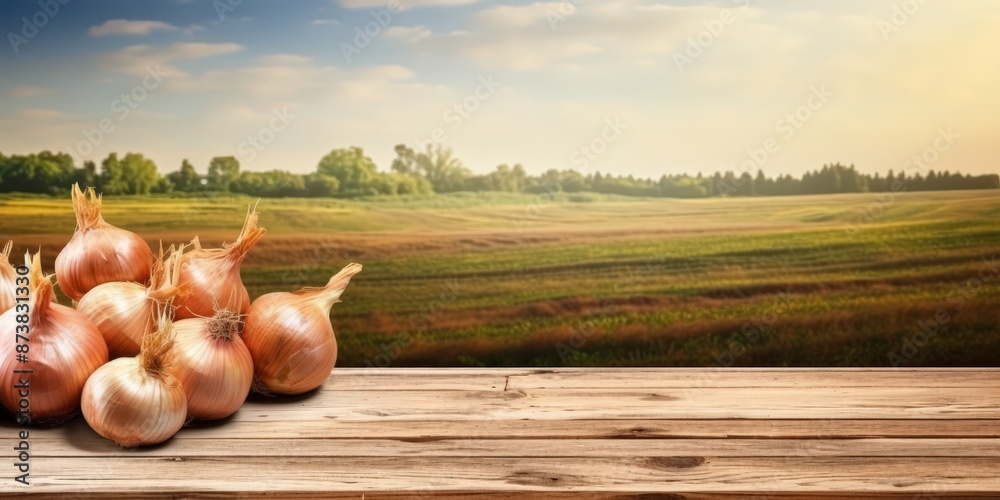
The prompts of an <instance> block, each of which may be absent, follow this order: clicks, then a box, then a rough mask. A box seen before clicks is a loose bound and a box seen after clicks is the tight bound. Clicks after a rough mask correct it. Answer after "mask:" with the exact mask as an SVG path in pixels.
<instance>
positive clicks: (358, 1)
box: [340, 0, 479, 10]
mask: <svg viewBox="0 0 1000 500" xmlns="http://www.w3.org/2000/svg"><path fill="white" fill-rule="evenodd" d="M390 1H392V0H340V6H341V7H344V8H346V9H371V8H378V7H382V8H385V7H387V6H388V5H389V2H390ZM396 1H397V2H399V6H400V8H402V9H403V10H408V9H415V8H419V7H434V6H454V5H468V4H472V3H476V2H478V1H479V0H396Z"/></svg>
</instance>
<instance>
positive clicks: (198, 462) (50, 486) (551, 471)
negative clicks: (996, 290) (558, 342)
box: [0, 368, 1000, 500]
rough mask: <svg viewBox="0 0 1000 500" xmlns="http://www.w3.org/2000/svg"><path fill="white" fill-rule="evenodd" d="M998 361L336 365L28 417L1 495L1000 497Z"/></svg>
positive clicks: (2, 443) (3, 432) (4, 439)
mask: <svg viewBox="0 0 1000 500" xmlns="http://www.w3.org/2000/svg"><path fill="white" fill-rule="evenodd" d="M998 387H1000V369H932V370H906V369H885V370H878V369H838V370H828V369H724V370H722V369H718V370H716V369H557V370H542V369H537V370H536V369H381V370H379V369H371V370H369V369H340V368H338V369H336V370H334V373H333V375H332V376H331V377H330V379H329V380H328V381H327V383H326V385H325V386H324V387H323V388H322V389H321V390H320V391H317V392H315V393H313V394H309V395H306V396H303V397H296V398H286V399H278V398H275V399H261V398H253V399H251V401H249V402H248V403H247V404H246V405H245V406H244V407H243V408H242V409H241V410H240V411H239V412H238V413H237V414H236V415H235V416H233V417H232V418H230V419H228V420H227V421H224V422H217V423H212V424H209V425H201V426H197V427H192V428H186V429H184V430H182V431H181V432H180V433H179V434H177V436H175V437H174V438H173V439H172V440H170V441H169V442H167V443H165V444H164V445H161V446H158V447H154V448H145V449H140V450H122V449H119V448H117V447H116V446H115V445H114V444H112V443H111V442H110V441H107V440H104V439H102V438H100V437H99V436H97V435H96V434H94V433H93V432H92V431H91V430H90V429H89V428H88V427H87V425H86V423H85V422H83V421H82V419H81V418H77V419H75V420H74V421H72V422H70V423H69V424H67V425H64V426H62V427H58V428H55V429H48V430H41V429H39V430H33V431H32V434H31V443H30V444H31V451H32V456H31V461H30V463H31V482H32V484H31V486H29V487H24V486H21V485H17V484H15V483H14V482H13V481H12V480H11V479H10V478H11V477H13V475H14V468H13V466H12V465H11V464H10V462H11V460H10V459H9V457H11V455H12V454H11V450H12V448H13V447H14V446H15V445H16V442H15V439H13V438H14V437H15V436H16V431H17V429H16V427H14V426H13V425H12V424H10V423H5V424H3V425H2V426H0V448H2V449H3V450H5V451H4V452H3V455H4V457H7V458H8V459H6V460H3V463H4V464H6V465H0V469H2V470H3V471H4V473H3V475H2V476H0V477H2V481H3V482H2V487H0V496H21V495H25V494H29V495H38V496H48V495H52V494H63V493H75V494H76V496H77V497H85V498H110V497H129V498H135V497H159V496H165V495H175V496H181V497H184V498H219V497H222V496H225V494H229V493H239V494H241V495H243V496H281V497H284V496H296V497H314V498H359V499H360V498H362V497H364V498H365V499H374V498H398V499H403V498H407V499H409V498H429V497H432V496H435V497H436V496H445V497H450V498H465V497H468V496H473V497H475V498H479V499H482V498H508V497H512V496H521V497H531V498H537V497H545V498H602V499H604V498H608V499H611V498H614V499H637V500H638V499H661V498H663V499H666V498H709V497H711V498H714V497H718V496H731V497H746V496H747V495H759V496H757V498H778V497H780V498H815V497H816V496H818V495H821V494H822V495H823V496H824V497H838V496H841V497H849V498H858V497H862V496H863V497H879V498H881V497H889V496H899V497H905V498H939V497H949V496H962V497H969V496H982V497H988V496H1000V388H998Z"/></svg>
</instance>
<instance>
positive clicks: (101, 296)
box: [76, 247, 185, 359]
mask: <svg viewBox="0 0 1000 500" xmlns="http://www.w3.org/2000/svg"><path fill="white" fill-rule="evenodd" d="M181 251H182V248H181V249H175V248H174V247H170V250H169V252H168V256H167V257H166V258H164V255H163V248H162V247H161V248H160V252H159V256H158V258H157V259H156V261H155V262H154V263H153V267H152V269H151V271H150V275H151V278H150V285H149V286H148V287H147V286H145V285H142V284H139V283H132V282H122V281H113V282H110V283H103V284H100V285H97V286H96V287H94V288H93V289H91V290H90V291H89V292H87V293H86V294H85V295H84V296H83V298H81V299H80V301H79V302H78V303H77V305H76V310H77V311H80V312H81V313H83V314H84V315H86V316H87V317H88V318H90V320H91V321H93V322H94V325H95V326H97V329H98V330H100V331H101V334H102V335H104V340H105V341H107V343H108V352H109V353H110V356H111V358H112V359H114V358H119V357H122V356H135V355H137V354H139V347H140V346H141V345H142V338H143V336H144V335H145V334H147V333H149V332H150V331H152V329H153V327H154V326H155V321H154V319H155V312H156V305H157V304H161V303H166V302H169V301H170V300H172V299H173V298H174V297H176V296H178V295H180V294H183V293H185V290H184V289H183V288H181V287H178V286H177V280H178V273H179V271H180V265H179V260H180V257H181Z"/></svg>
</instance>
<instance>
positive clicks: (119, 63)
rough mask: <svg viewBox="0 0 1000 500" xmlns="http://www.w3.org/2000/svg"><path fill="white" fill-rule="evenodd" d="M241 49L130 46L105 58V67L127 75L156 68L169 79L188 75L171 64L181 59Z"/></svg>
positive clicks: (231, 46)
mask: <svg viewBox="0 0 1000 500" xmlns="http://www.w3.org/2000/svg"><path fill="white" fill-rule="evenodd" d="M240 50H243V46H241V45H239V44H236V43H187V42H178V43H174V44H172V45H169V46H166V47H153V46H150V45H131V46H128V47H125V48H124V49H121V50H119V51H117V52H114V53H112V54H109V55H107V56H105V58H104V60H103V66H104V67H105V68H108V69H111V70H115V71H120V72H122V73H127V74H130V75H145V74H146V73H148V72H149V68H151V67H157V66H159V68H160V70H159V71H160V72H162V73H163V74H165V75H169V76H189V75H188V74H187V73H185V72H184V71H181V70H179V69H177V68H176V67H174V66H172V65H171V64H170V63H171V62H172V61H176V60H181V59H200V58H203V57H211V56H219V55H225V54H232V53H234V52H239V51H240Z"/></svg>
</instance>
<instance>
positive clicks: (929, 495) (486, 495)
mask: <svg viewBox="0 0 1000 500" xmlns="http://www.w3.org/2000/svg"><path fill="white" fill-rule="evenodd" d="M51 497H52V494H50V493H39V494H31V493H28V494H22V495H17V496H16V498H51ZM232 497H233V494H232V493H225V492H211V491H197V492H195V491H188V492H185V493H184V495H183V498H184V499H190V500H219V499H228V498H232ZM275 497H280V498H295V499H299V500H326V499H338V500H339V499H350V500H359V499H360V500H396V499H398V500H430V499H462V500H465V499H472V500H507V499H511V498H514V499H521V498H524V499H532V500H534V499H541V500H715V499H719V498H722V499H739V500H747V499H752V500H769V499H781V500H816V499H817V498H819V499H845V500H848V499H849V500H864V499H868V500H885V499H908V500H938V499H952V498H953V499H961V500H968V499H978V498H985V499H996V498H997V497H998V494H997V493H996V492H955V493H951V492H947V491H938V490H925V491H919V492H917V491H909V492H900V493H873V492H865V493H864V494H860V493H856V492H822V491H815V492H809V493H804V494H803V493H788V492H777V491H766V492H712V493H698V492H684V493H683V494H672V493H660V492H657V493H622V492H599V493H595V492H585V491H579V490H573V491H563V492H556V491H468V490H464V491H451V490H433V492H430V491H423V490H406V491H364V492H361V493H358V492H330V491H322V490H319V491H308V490H298V491H282V492H280V495H276V494H275V493H274V492H269V491H268V492H261V491H246V492H240V494H239V498H275ZM0 498H5V497H4V494H3V493H2V492H0ZM60 498H74V499H80V500H83V499H95V500H103V499H105V498H128V499H137V500H143V499H162V498H168V496H166V495H165V494H164V493H162V492H159V493H156V492H128V493H127V494H126V493H122V492H114V493H111V494H109V493H105V492H89V491H88V492H79V493H76V492H74V493H73V494H69V495H60Z"/></svg>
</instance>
